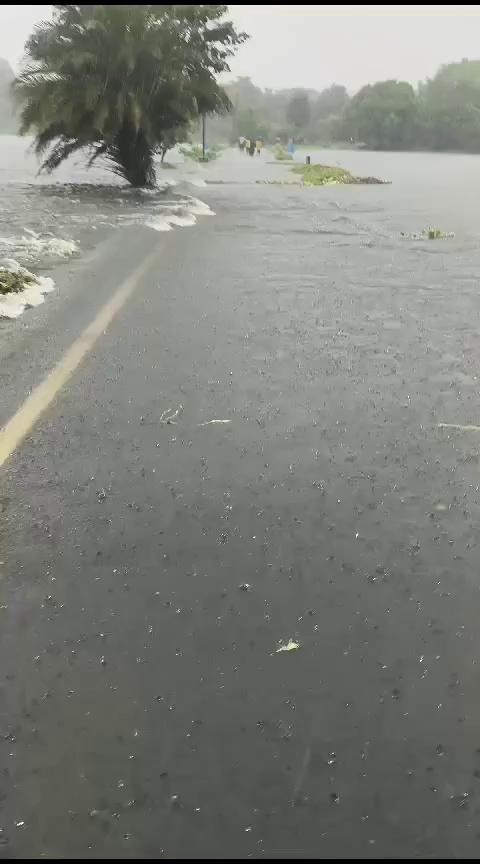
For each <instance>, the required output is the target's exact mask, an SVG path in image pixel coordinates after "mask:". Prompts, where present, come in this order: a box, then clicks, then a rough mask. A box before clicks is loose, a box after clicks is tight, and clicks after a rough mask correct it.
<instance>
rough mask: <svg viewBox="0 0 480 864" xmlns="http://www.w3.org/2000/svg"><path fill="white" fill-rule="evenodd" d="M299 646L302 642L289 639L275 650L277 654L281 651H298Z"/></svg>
mask: <svg viewBox="0 0 480 864" xmlns="http://www.w3.org/2000/svg"><path fill="white" fill-rule="evenodd" d="M297 648H300V642H295V640H294V639H289V640H288V642H280V643H279V646H278V648H277V649H276V651H275V654H279V653H280V651H296V650H297Z"/></svg>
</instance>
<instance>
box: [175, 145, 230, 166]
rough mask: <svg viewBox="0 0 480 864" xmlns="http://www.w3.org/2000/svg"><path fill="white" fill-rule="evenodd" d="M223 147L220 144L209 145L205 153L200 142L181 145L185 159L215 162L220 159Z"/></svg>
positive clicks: (181, 151)
mask: <svg viewBox="0 0 480 864" xmlns="http://www.w3.org/2000/svg"><path fill="white" fill-rule="evenodd" d="M221 152H222V148H221V147H220V146H219V145H218V144H214V145H213V147H207V148H206V150H205V153H204V152H203V149H202V147H201V146H200V145H199V144H183V145H182V146H181V147H180V153H181V154H182V156H184V157H185V159H191V160H192V161H193V162H213V160H214V159H218V157H219V156H220V153H221Z"/></svg>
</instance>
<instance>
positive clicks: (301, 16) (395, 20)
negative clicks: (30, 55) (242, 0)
mask: <svg viewBox="0 0 480 864" xmlns="http://www.w3.org/2000/svg"><path fill="white" fill-rule="evenodd" d="M50 8H51V7H50V6H26V5H25V6H1V7H0V57H6V58H7V60H9V61H10V63H11V64H12V66H13V67H14V68H15V69H16V68H18V63H19V61H20V58H21V56H22V50H23V44H24V42H25V39H26V38H27V36H28V34H29V32H30V30H31V29H32V26H33V25H34V24H35V23H36V22H37V21H39V20H40V19H42V18H45V17H48V16H49V14H50ZM230 14H231V17H233V19H234V21H235V23H236V24H237V25H238V26H239V27H240V28H242V29H244V30H246V31H247V32H248V33H250V35H251V39H250V40H249V42H247V44H246V45H245V46H243V47H242V48H241V49H240V51H239V54H238V56H237V57H236V58H235V60H234V61H233V63H232V73H233V74H234V75H250V77H251V78H252V79H253V80H254V81H255V83H257V84H259V85H260V86H262V87H273V88H282V87H297V86H298V87H302V86H305V87H313V88H317V89H321V88H322V87H326V86H328V85H329V84H331V83H332V82H337V83H339V84H345V85H346V86H347V87H348V88H349V89H350V90H355V89H357V88H358V87H360V86H362V84H366V83H368V82H369V81H377V80H379V79H382V78H404V79H406V80H408V81H412V82H413V83H416V82H417V81H419V80H420V79H423V78H425V77H427V76H431V75H433V74H434V73H435V71H436V69H437V68H438V66H439V65H440V64H441V63H447V62H450V61H452V60H461V59H462V58H463V57H468V58H470V59H473V58H480V6H479V5H470V6H467V5H465V6H436V7H432V6H410V5H404V6H311V5H310V6H295V7H294V6H259V5H257V6H247V5H243V6H241V5H231V6H230Z"/></svg>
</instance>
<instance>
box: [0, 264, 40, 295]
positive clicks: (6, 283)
mask: <svg viewBox="0 0 480 864" xmlns="http://www.w3.org/2000/svg"><path fill="white" fill-rule="evenodd" d="M32 281H33V280H32V278H31V276H29V275H28V274H26V273H21V272H19V273H13V272H12V271H11V270H0V294H18V293H19V292H20V291H23V290H24V288H27V286H28V285H30V284H31V283H32Z"/></svg>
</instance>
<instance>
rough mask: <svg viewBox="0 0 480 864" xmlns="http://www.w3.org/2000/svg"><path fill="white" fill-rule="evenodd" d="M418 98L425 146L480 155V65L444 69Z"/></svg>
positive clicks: (470, 62) (469, 63) (467, 63)
mask: <svg viewBox="0 0 480 864" xmlns="http://www.w3.org/2000/svg"><path fill="white" fill-rule="evenodd" d="M418 98H419V119H420V124H419V134H420V139H421V143H422V145H423V146H426V147H428V148H429V149H432V150H463V151H465V152H472V153H478V152H480V61H478V60H463V61H462V62H461V63H450V64H449V65H448V66H442V67H441V69H440V70H439V71H438V73H437V74H436V76H435V77H434V78H433V79H432V80H430V81H427V82H426V84H424V85H423V86H422V87H421V88H420V90H419V97H418Z"/></svg>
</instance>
